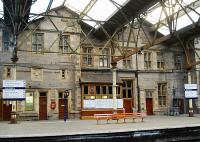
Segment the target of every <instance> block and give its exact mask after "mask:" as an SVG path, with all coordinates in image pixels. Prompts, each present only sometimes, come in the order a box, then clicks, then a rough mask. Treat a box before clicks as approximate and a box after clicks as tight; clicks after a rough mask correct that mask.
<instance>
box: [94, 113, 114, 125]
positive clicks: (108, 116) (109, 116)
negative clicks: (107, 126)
mask: <svg viewBox="0 0 200 142" xmlns="http://www.w3.org/2000/svg"><path fill="white" fill-rule="evenodd" d="M94 118H95V119H96V120H97V124H99V120H102V119H105V120H107V123H108V120H110V119H112V114H94Z"/></svg>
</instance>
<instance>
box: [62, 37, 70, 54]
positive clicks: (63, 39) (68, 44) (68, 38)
mask: <svg viewBox="0 0 200 142" xmlns="http://www.w3.org/2000/svg"><path fill="white" fill-rule="evenodd" d="M65 38H66V40H65ZM65 41H66V45H65ZM65 48H66V50H65ZM59 51H60V53H62V54H65V53H69V52H70V36H69V35H60V37H59Z"/></svg>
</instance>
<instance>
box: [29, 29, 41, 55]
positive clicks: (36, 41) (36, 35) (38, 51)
mask: <svg viewBox="0 0 200 142" xmlns="http://www.w3.org/2000/svg"><path fill="white" fill-rule="evenodd" d="M39 36H41V37H42V39H41V43H40V42H39V40H40V39H38V38H39ZM34 46H36V49H34ZM39 46H41V49H40V48H38V47H39ZM43 51H44V33H33V35H32V52H33V53H36V54H41V53H43Z"/></svg>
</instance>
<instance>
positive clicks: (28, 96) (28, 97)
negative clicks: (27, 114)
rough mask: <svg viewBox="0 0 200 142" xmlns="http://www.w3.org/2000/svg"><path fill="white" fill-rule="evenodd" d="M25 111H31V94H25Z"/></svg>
mask: <svg viewBox="0 0 200 142" xmlns="http://www.w3.org/2000/svg"><path fill="white" fill-rule="evenodd" d="M25 110H33V93H30V92H29V93H26V102H25Z"/></svg>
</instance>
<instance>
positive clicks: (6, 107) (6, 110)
mask: <svg viewBox="0 0 200 142" xmlns="http://www.w3.org/2000/svg"><path fill="white" fill-rule="evenodd" d="M11 111H12V104H3V120H4V121H10V118H11Z"/></svg>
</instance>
